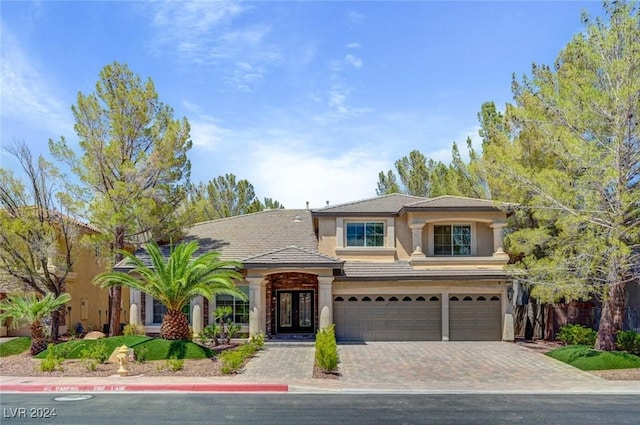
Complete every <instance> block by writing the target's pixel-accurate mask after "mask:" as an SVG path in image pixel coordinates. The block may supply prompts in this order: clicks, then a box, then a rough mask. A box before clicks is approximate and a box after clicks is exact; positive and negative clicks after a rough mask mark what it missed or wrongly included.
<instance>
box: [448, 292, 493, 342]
mask: <svg viewBox="0 0 640 425" xmlns="http://www.w3.org/2000/svg"><path fill="white" fill-rule="evenodd" d="M449 339H450V340H451V341H499V340H501V339H502V303H501V301H500V295H486V294H483V295H478V294H473V295H472V294H462V295H450V296H449Z"/></svg>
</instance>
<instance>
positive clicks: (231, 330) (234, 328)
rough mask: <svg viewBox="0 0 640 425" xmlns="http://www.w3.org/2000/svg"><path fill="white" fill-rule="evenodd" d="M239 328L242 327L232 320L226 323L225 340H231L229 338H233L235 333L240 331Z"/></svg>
mask: <svg viewBox="0 0 640 425" xmlns="http://www.w3.org/2000/svg"><path fill="white" fill-rule="evenodd" d="M240 329H242V327H241V326H240V325H238V324H236V323H233V322H229V323H228V324H227V340H231V338H235V337H236V335H238V334H239V333H240Z"/></svg>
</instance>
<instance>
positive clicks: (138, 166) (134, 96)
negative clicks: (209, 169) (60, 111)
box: [49, 62, 191, 335]
mask: <svg viewBox="0 0 640 425" xmlns="http://www.w3.org/2000/svg"><path fill="white" fill-rule="evenodd" d="M72 111H73V115H74V117H75V120H76V123H75V127H74V128H75V131H76V133H77V135H78V138H79V144H80V150H81V154H80V156H79V157H77V156H76V155H75V153H74V152H73V150H72V149H71V148H70V147H69V145H68V144H67V141H66V140H65V139H64V137H63V138H61V139H60V140H59V141H57V142H54V141H53V140H50V141H49V146H50V149H51V151H52V153H53V155H54V156H55V157H56V158H58V159H60V160H63V161H65V162H66V163H67V164H69V165H70V166H71V169H72V171H73V172H74V173H75V174H76V175H77V176H78V177H79V178H80V181H81V182H82V185H83V187H82V188H81V189H82V190H83V191H82V192H79V193H81V196H84V198H85V199H86V201H87V202H88V205H89V211H88V216H89V218H90V221H91V223H92V224H94V225H95V226H96V227H98V228H99V229H100V230H101V232H102V234H103V235H104V237H106V238H107V239H108V240H109V241H110V243H111V245H112V246H113V248H114V251H113V252H114V261H116V262H117V261H119V260H121V259H122V254H120V253H121V252H122V251H121V250H122V249H124V248H125V245H126V244H127V243H128V242H140V241H145V240H147V239H150V238H154V237H159V236H160V235H159V233H161V232H164V231H166V230H167V228H168V227H170V226H169V224H170V222H171V220H172V219H173V217H174V216H173V213H174V212H175V210H176V208H177V206H178V205H179V204H180V203H181V202H182V200H183V198H184V194H185V191H186V187H185V186H186V183H187V181H188V178H189V172H190V163H189V161H188V159H187V152H188V150H189V149H190V148H191V140H190V138H189V123H188V122H187V119H186V118H183V119H182V120H174V119H173V110H172V109H171V108H170V107H169V106H167V105H165V104H164V103H162V102H161V101H160V100H159V99H158V94H157V93H156V90H155V87H154V84H153V82H152V81H151V79H148V80H147V81H146V82H142V81H141V79H140V77H139V76H137V75H134V74H133V72H132V71H131V70H129V68H128V67H127V66H126V65H124V64H120V63H117V62H114V63H112V64H110V65H107V66H105V67H104V68H103V69H102V70H101V71H100V80H99V81H98V83H97V84H96V89H95V93H91V94H89V95H84V94H82V93H78V97H77V104H76V105H74V106H72ZM121 297H122V290H121V287H119V286H114V287H112V288H111V289H110V308H109V325H110V327H109V329H110V332H109V333H110V335H118V334H119V332H120V319H119V318H120V303H121Z"/></svg>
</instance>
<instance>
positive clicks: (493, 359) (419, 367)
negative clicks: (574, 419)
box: [233, 342, 640, 394]
mask: <svg viewBox="0 0 640 425" xmlns="http://www.w3.org/2000/svg"><path fill="white" fill-rule="evenodd" d="M338 351H339V354H340V364H339V368H340V377H339V378H338V379H318V378H313V362H314V353H315V348H314V346H313V344H279V343H275V344H274V343H268V344H267V345H266V347H265V349H264V350H263V351H260V352H258V354H257V355H256V357H255V358H253V359H252V360H251V361H250V362H249V364H248V365H247V367H246V369H245V370H244V372H242V373H241V374H239V375H236V376H235V377H234V378H233V380H234V381H237V382H270V383H287V384H289V386H290V388H293V390H294V391H295V390H300V391H307V390H311V391H314V390H327V391H336V390H337V391H365V392H369V391H374V392H378V391H391V392H393V391H411V392H415V391H421V392H475V391H477V392H497V393H500V392H523V393H549V392H572V393H594V392H609V393H611V392H622V393H629V392H632V393H638V394H640V382H639V381H607V380H605V379H602V378H600V377H598V376H595V375H592V374H590V373H588V372H583V371H581V370H578V369H576V368H574V367H572V366H569V365H566V364H564V363H561V362H559V361H557V360H554V359H552V358H550V357H547V356H545V355H544V354H541V353H539V352H535V351H533V350H530V349H528V348H525V347H521V346H519V345H518V344H514V343H508V342H367V343H362V344H339V346H338Z"/></svg>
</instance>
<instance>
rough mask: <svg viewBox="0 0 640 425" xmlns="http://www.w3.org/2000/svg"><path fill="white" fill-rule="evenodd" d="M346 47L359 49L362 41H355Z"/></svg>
mask: <svg viewBox="0 0 640 425" xmlns="http://www.w3.org/2000/svg"><path fill="white" fill-rule="evenodd" d="M345 47H346V48H347V49H359V48H360V47H361V46H360V43H356V42H353V43H349V44H347V45H346V46H345Z"/></svg>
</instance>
